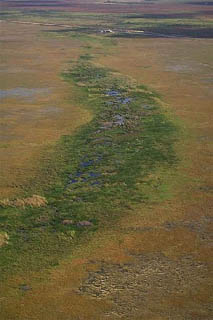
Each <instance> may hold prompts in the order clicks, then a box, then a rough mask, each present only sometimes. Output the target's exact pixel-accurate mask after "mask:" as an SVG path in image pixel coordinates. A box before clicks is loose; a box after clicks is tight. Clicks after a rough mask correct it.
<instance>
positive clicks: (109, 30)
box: [101, 29, 114, 33]
mask: <svg viewBox="0 0 213 320" xmlns="http://www.w3.org/2000/svg"><path fill="white" fill-rule="evenodd" d="M101 33H114V31H112V30H111V29H105V30H101Z"/></svg>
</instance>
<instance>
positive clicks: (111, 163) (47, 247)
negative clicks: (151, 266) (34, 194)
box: [0, 58, 176, 274]
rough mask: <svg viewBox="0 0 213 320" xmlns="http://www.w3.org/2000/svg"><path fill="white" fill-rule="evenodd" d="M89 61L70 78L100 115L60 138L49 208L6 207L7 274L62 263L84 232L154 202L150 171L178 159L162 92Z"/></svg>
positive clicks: (0, 251) (0, 223)
mask: <svg viewBox="0 0 213 320" xmlns="http://www.w3.org/2000/svg"><path fill="white" fill-rule="evenodd" d="M85 60H86V59H81V58H80V59H79V61H77V62H76V63H75V64H74V65H73V66H72V67H71V69H70V70H67V71H66V72H64V73H63V77H64V79H65V80H66V81H69V82H71V83H72V85H74V86H76V88H78V92H79V93H78V95H79V101H80V102H81V103H83V104H84V105H85V107H87V108H89V109H90V110H91V112H92V113H93V115H94V116H93V119H92V121H91V122H90V123H88V124H86V125H84V126H83V127H81V128H80V130H78V132H76V134H75V135H70V136H64V137H63V138H62V139H61V140H60V142H59V143H58V146H57V151H56V158H57V157H58V158H59V159H61V160H60V161H59V167H58V168H59V169H58V173H57V179H56V181H55V182H54V184H52V186H51V187H49V189H48V190H46V191H45V197H46V199H47V201H48V204H47V205H45V206H40V207H39V206H37V207H33V206H25V207H23V208H20V207H9V206H3V208H2V213H1V220H0V230H2V232H6V233H7V234H8V235H9V238H10V240H9V241H7V245H6V246H3V247H2V248H0V256H1V259H0V260H1V267H2V270H3V271H2V274H4V273H7V272H8V268H10V269H11V270H12V269H13V270H14V268H17V269H19V268H22V270H24V269H40V268H43V267H47V266H50V265H56V264H57V263H58V260H59V258H61V257H62V255H63V254H65V253H67V252H70V245H71V244H73V243H76V241H77V239H78V237H79V235H80V234H81V233H82V232H87V233H90V232H94V231H95V230H96V229H97V227H98V226H99V225H103V224H109V222H110V223H112V222H113V220H114V219H116V218H117V217H119V215H120V214H121V213H122V212H123V211H124V209H125V208H128V207H129V206H131V205H134V204H135V203H140V202H142V201H149V199H148V195H147V193H146V191H145V188H143V183H144V181H146V183H148V184H149V183H150V184H151V183H152V182H151V180H150V181H149V175H150V173H152V172H153V171H154V170H155V169H156V168H158V167H159V166H161V165H166V166H171V165H173V164H174V163H175V162H176V157H175V152H174V150H173V146H174V140H175V138H176V134H175V132H176V128H175V126H174V124H173V123H172V122H171V121H170V120H169V119H168V118H167V116H166V114H165V112H164V111H162V110H161V108H160V106H159V105H158V103H157V100H158V99H157V98H159V97H158V95H157V94H156V93H154V92H150V91H149V90H148V89H147V88H146V87H145V86H141V85H137V84H136V83H135V82H134V81H133V80H132V79H129V78H127V77H124V76H121V75H120V74H118V73H114V72H113V71H111V70H108V69H106V68H103V67H100V66H96V65H94V64H93V63H91V62H88V61H85ZM62 159H63V160H62ZM52 161H53V162H54V161H55V159H53V160H52Z"/></svg>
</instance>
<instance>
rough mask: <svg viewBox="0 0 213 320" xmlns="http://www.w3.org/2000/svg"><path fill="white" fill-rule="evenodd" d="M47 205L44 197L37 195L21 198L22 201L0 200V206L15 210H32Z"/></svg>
mask: <svg viewBox="0 0 213 320" xmlns="http://www.w3.org/2000/svg"><path fill="white" fill-rule="evenodd" d="M46 205H47V199H46V198H45V197H42V196H39V195H36V194H34V195H32V197H28V198H23V199H19V198H17V199H15V200H9V199H3V200H0V206H2V207H4V208H6V207H16V208H25V207H33V208H40V207H44V206H46Z"/></svg>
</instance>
